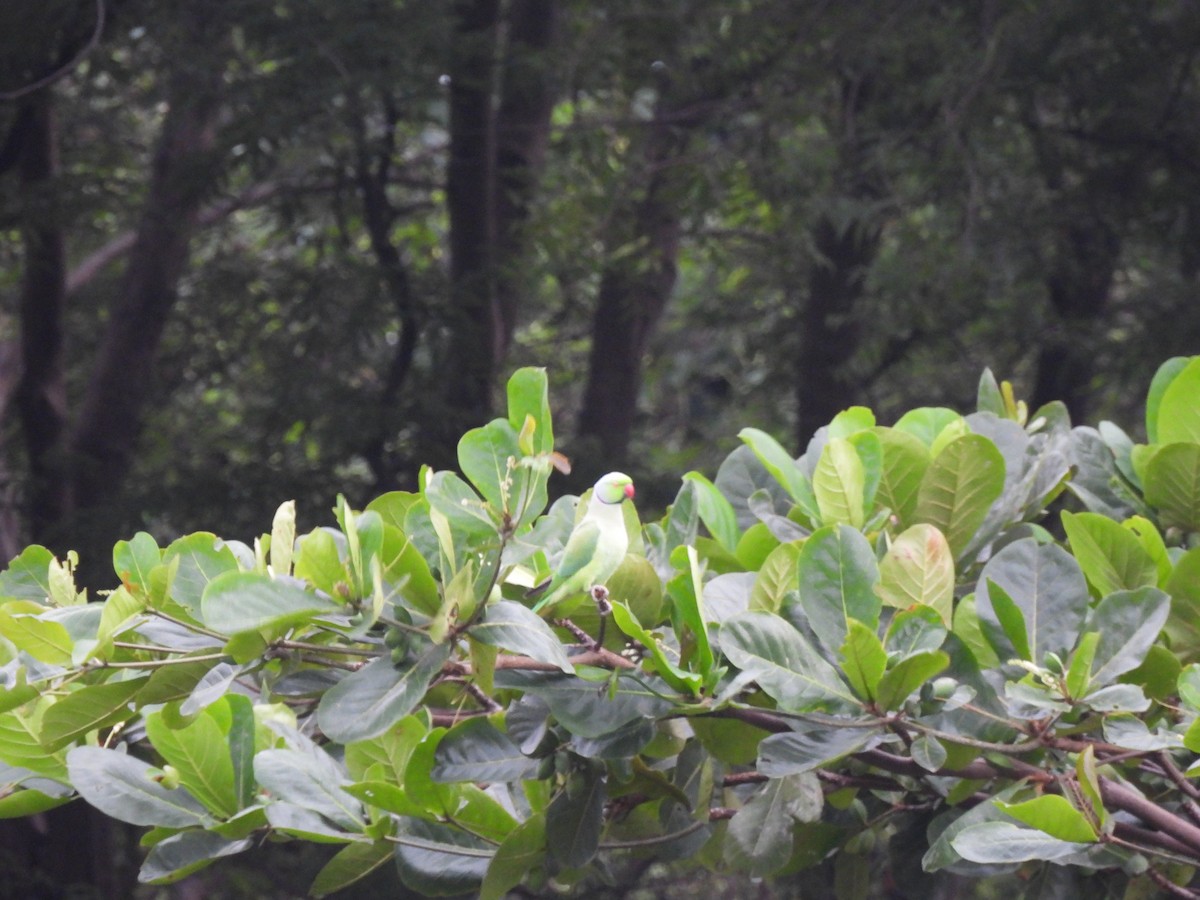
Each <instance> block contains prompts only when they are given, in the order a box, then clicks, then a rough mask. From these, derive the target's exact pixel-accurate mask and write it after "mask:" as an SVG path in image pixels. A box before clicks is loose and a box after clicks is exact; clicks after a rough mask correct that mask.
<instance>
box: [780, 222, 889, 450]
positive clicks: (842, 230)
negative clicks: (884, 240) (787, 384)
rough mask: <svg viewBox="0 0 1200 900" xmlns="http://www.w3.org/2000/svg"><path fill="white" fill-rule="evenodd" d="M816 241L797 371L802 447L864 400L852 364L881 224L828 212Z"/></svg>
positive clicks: (819, 225)
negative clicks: (833, 216) (849, 364)
mask: <svg viewBox="0 0 1200 900" xmlns="http://www.w3.org/2000/svg"><path fill="white" fill-rule="evenodd" d="M813 243H814V245H815V248H816V251H817V254H818V259H817V260H816V262H815V264H814V267H813V271H812V274H811V275H810V276H809V283H808V296H807V297H806V298H805V303H804V308H803V310H802V311H801V328H802V331H801V334H800V355H799V359H798V361H797V371H796V386H797V391H796V405H797V408H798V416H797V420H796V432H797V438H798V439H799V446H800V447H802V448H803V447H804V446H806V445H807V444H808V441H809V440H810V439H811V438H812V436H813V433H814V432H815V431H816V430H817V429H818V428H820V427H821V426H822V425H826V424H828V422H829V420H830V419H832V418H833V417H834V416H835V415H837V414H838V413H839V412H841V411H842V410H843V409H845V408H846V407H848V406H852V405H854V403H855V402H857V400H858V397H859V393H860V392H859V388H858V385H857V384H856V383H855V381H854V379H853V378H852V377H851V376H850V374H849V372H848V370H847V366H846V364H847V362H848V361H849V360H850V358H851V357H853V356H854V354H855V353H856V352H857V350H858V347H859V344H860V342H861V339H862V325H861V323H860V321H859V319H858V315H857V310H856V309H855V307H856V306H857V304H858V301H859V300H860V299H861V298H862V295H863V287H864V280H865V278H866V275H867V270H868V269H869V268H870V266H871V263H872V261H873V260H874V259H875V253H876V250H877V249H878V246H879V229H878V228H877V227H876V226H875V225H873V224H871V223H869V222H866V221H863V220H861V219H854V220H851V221H850V222H848V223H841V224H838V223H835V222H834V221H833V220H831V218H830V217H829V216H828V215H824V216H821V218H820V219H819V220H818V222H817V224H816V226H815V228H814V229H813Z"/></svg>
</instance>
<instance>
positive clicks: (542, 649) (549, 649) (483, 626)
mask: <svg viewBox="0 0 1200 900" xmlns="http://www.w3.org/2000/svg"><path fill="white" fill-rule="evenodd" d="M470 633H471V637H473V638H474V639H475V640H477V641H479V642H480V643H483V644H488V645H490V646H493V647H499V648H501V649H502V650H508V651H510V652H513V653H521V654H524V655H525V656H528V657H530V658H531V659H536V660H537V661H538V662H544V663H550V664H551V665H555V666H558V667H559V668H560V669H562V670H563V671H564V672H568V673H569V672H574V671H575V667H574V666H572V665H571V663H570V661H569V660H568V659H567V652H566V650H565V649H563V645H562V643H561V642H560V641H559V639H558V638H557V637H556V636H555V634H554V631H553V630H552V629H551V628H550V626H549V625H547V624H546V622H545V621H544V620H543V619H542V617H541V616H539V615H537V614H536V613H534V612H533V611H531V610H529V609H527V608H526V607H524V606H522V605H521V604H520V603H514V602H513V601H511V600H500V601H498V602H496V603H493V604H491V605H490V606H488V608H487V610H486V611H485V612H484V616H483V619H482V620H481V621H480V622H478V623H476V624H475V625H472V626H471V629H470Z"/></svg>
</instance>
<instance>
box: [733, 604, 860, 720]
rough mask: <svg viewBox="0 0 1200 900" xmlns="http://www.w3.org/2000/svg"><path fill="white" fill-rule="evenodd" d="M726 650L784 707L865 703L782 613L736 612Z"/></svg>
mask: <svg viewBox="0 0 1200 900" xmlns="http://www.w3.org/2000/svg"><path fill="white" fill-rule="evenodd" d="M721 650H722V651H723V652H724V654H725V656H726V657H728V659H729V661H730V662H732V663H733V664H734V665H735V666H737V667H738V668H739V669H741V670H742V671H743V672H745V673H746V674H747V675H749V676H751V677H753V678H754V680H755V681H757V682H758V683H759V685H760V686H761V687H762V689H763V690H764V691H766V692H767V693H768V694H769V695H770V696H772V697H773V698H775V700H776V702H777V703H778V704H779V705H780V707H781V708H782V709H786V710H790V711H793V712H803V711H806V710H811V709H817V708H821V707H826V706H835V707H837V706H842V705H847V704H848V705H850V706H852V707H857V706H858V705H859V701H858V700H857V699H856V698H855V696H854V694H853V692H851V691H850V689H849V688H847V687H846V685H845V683H844V682H843V681H842V678H841V675H840V674H839V673H838V671H837V669H835V668H834V667H833V666H831V665H830V664H829V663H828V662H826V661H825V659H824V658H823V657H822V656H821V655H820V654H819V653H818V652H817V650H816V648H815V647H813V646H812V645H811V644H810V643H809V642H808V641H807V640H806V639H805V638H804V636H803V635H802V634H800V632H798V631H797V630H796V629H795V628H793V627H792V626H791V625H790V624H789V623H788V622H787V621H786V620H785V619H782V618H780V617H779V616H776V615H772V614H771V613H764V612H748V613H743V614H742V615H740V616H735V617H734V618H732V619H730V620H729V621H728V622H726V623H725V625H724V626H723V627H722V628H721Z"/></svg>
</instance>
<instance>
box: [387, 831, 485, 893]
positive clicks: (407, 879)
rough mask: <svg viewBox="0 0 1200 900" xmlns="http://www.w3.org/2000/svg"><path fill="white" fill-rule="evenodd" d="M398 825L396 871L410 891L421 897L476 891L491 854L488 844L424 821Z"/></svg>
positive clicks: (463, 833)
mask: <svg viewBox="0 0 1200 900" xmlns="http://www.w3.org/2000/svg"><path fill="white" fill-rule="evenodd" d="M400 824H401V831H400V834H399V835H397V836H396V840H397V845H396V868H397V870H398V871H399V873H400V880H401V881H403V882H404V884H405V885H406V886H407V887H408V888H409V889H410V890H412V891H415V892H416V893H417V894H418V895H420V896H422V897H455V896H458V895H459V894H466V893H471V892H474V891H477V890H478V889H479V886H480V883H481V882H482V881H483V878H484V876H485V875H486V874H487V870H488V865H489V864H490V863H491V859H492V856H493V855H494V853H493V850H492V849H489V847H488V845H487V844H485V843H484V842H483V841H481V840H480V839H479V838H477V837H474V836H472V835H469V834H466V833H465V832H463V831H461V830H459V829H457V828H451V827H450V826H449V825H440V824H438V823H436V822H426V821H424V820H423V819H401V820H400Z"/></svg>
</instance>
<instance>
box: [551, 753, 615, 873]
mask: <svg viewBox="0 0 1200 900" xmlns="http://www.w3.org/2000/svg"><path fill="white" fill-rule="evenodd" d="M605 781H606V778H605V775H604V770H603V768H601V767H599V766H596V765H586V766H582V767H580V768H579V769H576V770H575V771H574V772H572V773H571V774H570V775H569V776H568V779H567V784H566V786H565V787H564V788H563V789H562V790H560V791H559V792H558V793H557V794H555V796H554V799H553V800H551V801H550V806H549V807H547V809H546V845H547V848H548V849H549V850H550V855H551V856H552V857H554V859H555V860H556V861H557V862H558V863H559V865H562V866H566V867H569V868H576V867H578V866H583V865H586V864H587V863H588V862H590V861H591V859H592V857H593V856H595V855H596V849H597V847H598V846H599V844H600V830H601V827H602V826H603V824H604V801H605V799H606V798H607V793H606V791H605Z"/></svg>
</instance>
